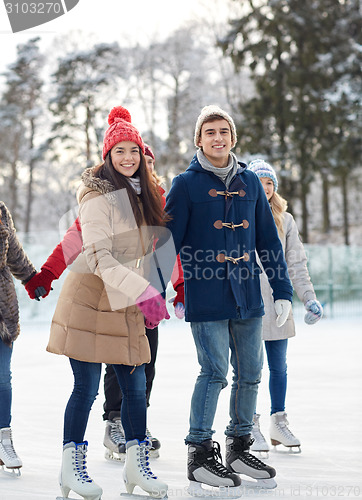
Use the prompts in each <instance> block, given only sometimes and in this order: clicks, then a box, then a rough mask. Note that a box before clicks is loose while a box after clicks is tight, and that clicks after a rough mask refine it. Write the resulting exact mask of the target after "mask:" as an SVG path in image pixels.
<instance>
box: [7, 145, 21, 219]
mask: <svg viewBox="0 0 362 500" xmlns="http://www.w3.org/2000/svg"><path fill="white" fill-rule="evenodd" d="M12 158H13V160H12V162H11V165H10V168H11V177H10V203H9V211H10V213H11V217H12V219H13V221H14V225H15V226H16V220H17V212H18V160H19V137H18V136H17V135H15V136H14V142H13V155H12Z"/></svg>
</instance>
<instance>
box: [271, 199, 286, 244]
mask: <svg viewBox="0 0 362 500" xmlns="http://www.w3.org/2000/svg"><path fill="white" fill-rule="evenodd" d="M269 204H270V208H271V211H272V214H273V217H274V221H275V225H276V226H277V229H278V233H279V237H280V238H282V237H283V236H284V228H283V222H284V213H285V212H286V210H287V208H288V203H287V200H285V199H284V198H283V197H282V196H280V194H278V193H275V192H274V193H273V196H272V197H271V198H270V200H269Z"/></svg>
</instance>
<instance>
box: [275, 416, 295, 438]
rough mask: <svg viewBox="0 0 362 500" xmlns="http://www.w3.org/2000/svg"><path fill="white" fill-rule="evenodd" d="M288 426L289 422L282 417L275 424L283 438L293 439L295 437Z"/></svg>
mask: <svg viewBox="0 0 362 500" xmlns="http://www.w3.org/2000/svg"><path fill="white" fill-rule="evenodd" d="M288 425H289V422H288V420H287V419H286V417H285V416H284V417H283V419H282V420H279V421H278V423H277V426H278V427H279V430H280V432H281V433H282V434H284V436H285V437H286V438H294V439H295V436H294V434H293V433H292V431H291V430H290V429H289V427H288Z"/></svg>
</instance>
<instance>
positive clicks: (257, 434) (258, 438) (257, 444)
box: [250, 413, 270, 458]
mask: <svg viewBox="0 0 362 500" xmlns="http://www.w3.org/2000/svg"><path fill="white" fill-rule="evenodd" d="M251 437H252V438H253V439H254V442H253V444H252V445H251V446H250V449H251V450H252V451H258V452H259V453H260V455H261V456H263V458H268V452H269V450H270V448H269V445H268V443H267V442H266V439H265V437H264V436H263V434H262V432H261V430H260V415H259V413H254V417H253V428H252V430H251Z"/></svg>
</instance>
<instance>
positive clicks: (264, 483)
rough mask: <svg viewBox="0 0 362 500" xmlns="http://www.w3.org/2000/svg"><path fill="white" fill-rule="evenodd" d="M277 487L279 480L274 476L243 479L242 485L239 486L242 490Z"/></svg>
mask: <svg viewBox="0 0 362 500" xmlns="http://www.w3.org/2000/svg"><path fill="white" fill-rule="evenodd" d="M276 487H277V482H276V481H275V479H274V478H272V477H271V478H269V479H254V480H248V479H242V480H241V486H239V488H241V489H242V490H245V489H258V490H260V489H263V490H272V489H274V488H276Z"/></svg>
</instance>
